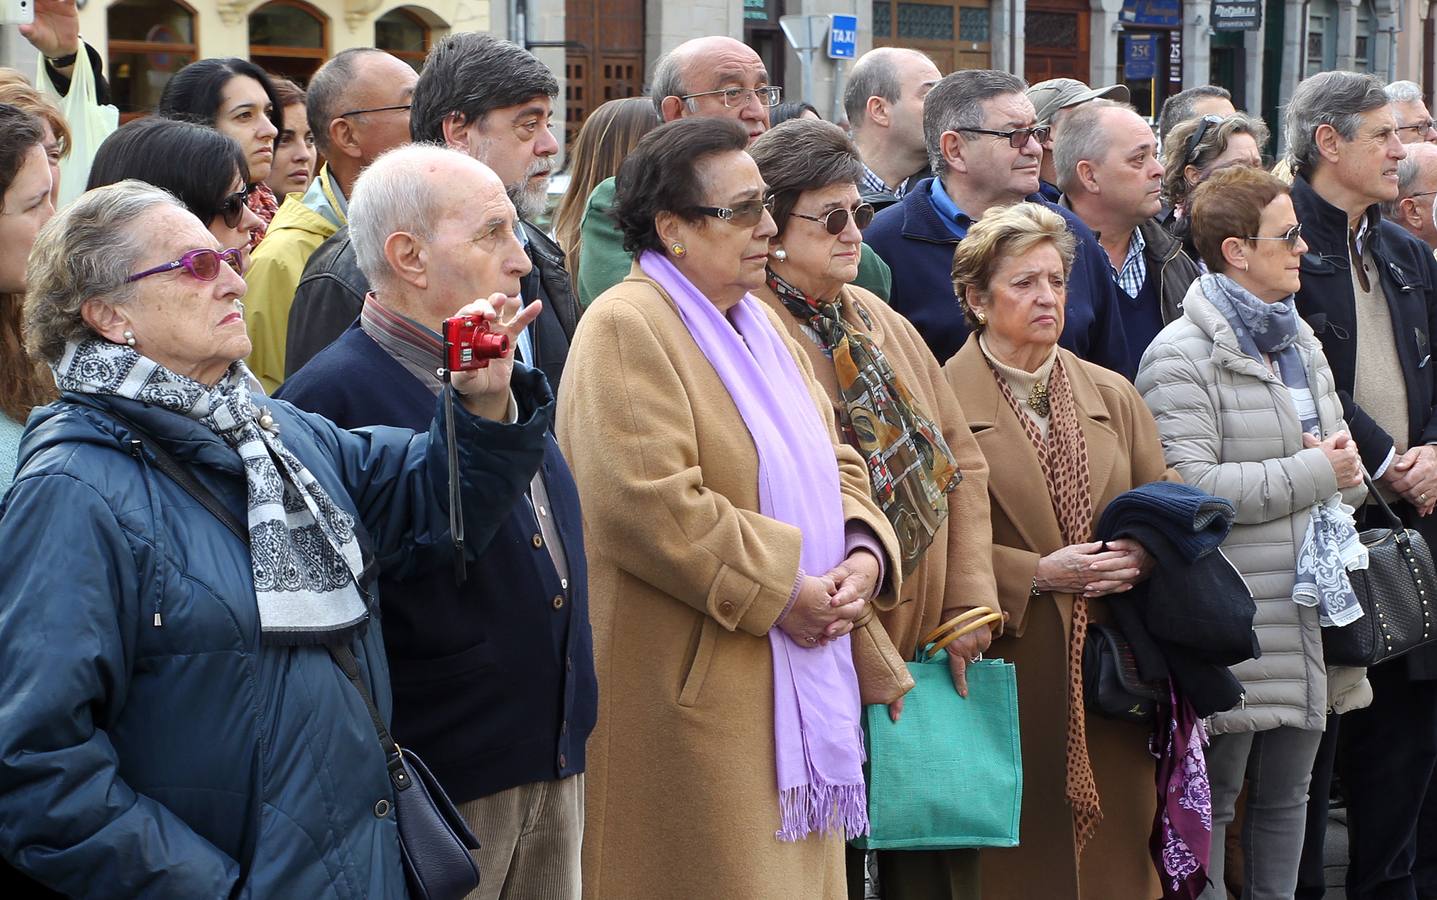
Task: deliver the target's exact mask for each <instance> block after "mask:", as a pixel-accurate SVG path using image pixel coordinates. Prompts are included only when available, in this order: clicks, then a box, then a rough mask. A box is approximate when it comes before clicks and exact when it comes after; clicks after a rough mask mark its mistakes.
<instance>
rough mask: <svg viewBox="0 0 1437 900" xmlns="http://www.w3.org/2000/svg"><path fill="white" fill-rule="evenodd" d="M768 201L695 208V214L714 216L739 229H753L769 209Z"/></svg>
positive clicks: (748, 201) (750, 201)
mask: <svg viewBox="0 0 1437 900" xmlns="http://www.w3.org/2000/svg"><path fill="white" fill-rule="evenodd" d="M770 202H771V201H768V200H745V201H743V202H742V203H735V204H734V205H733V206H695V207H694V208H693V209H694V212H698V213H703V214H704V215H706V216H713V217H714V218H715V219H723V220H724V221H725V222H727V223H729V224H730V225H736V226H738V227H739V228H752V227H753V226H755V225H757V224H758V223H759V220H760V219H762V218H763V214H764V211H765V210H767V209H768V207H769V203H770Z"/></svg>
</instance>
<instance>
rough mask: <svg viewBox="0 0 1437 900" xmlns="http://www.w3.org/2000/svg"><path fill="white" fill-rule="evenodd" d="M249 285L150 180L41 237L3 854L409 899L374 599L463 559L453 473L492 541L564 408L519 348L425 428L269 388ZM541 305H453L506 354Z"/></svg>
mask: <svg viewBox="0 0 1437 900" xmlns="http://www.w3.org/2000/svg"><path fill="white" fill-rule="evenodd" d="M226 140H227V139H226ZM363 189H364V180H363V179H361V180H360V182H359V184H358V186H357V187H356V189H355V195H354V198H353V202H354V204H355V206H353V207H351V208H352V209H354V210H356V211H357V210H358V209H359V204H361V203H362V191H363ZM242 267H243V263H242V255H241V253H240V251H239V250H238V249H237V248H224V247H222V245H221V244H220V242H219V241H218V240H216V238H215V236H214V235H213V234H212V233H211V232H210V231H209V230H207V229H206V228H205V226H204V224H202V223H201V222H200V221H199V220H198V219H196V218H195V216H194V215H193V214H191V213H190V212H189V211H188V210H186V209H185V207H184V206H182V205H181V203H180V202H179V201H178V200H177V199H176V198H175V197H174V196H173V195H172V194H169V193H167V192H165V191H162V190H160V189H158V188H155V187H152V186H150V185H148V184H143V183H141V182H138V181H122V182H119V183H117V184H113V185H109V186H106V187H102V188H98V189H95V190H92V191H89V192H88V193H86V194H84V195H82V196H81V197H80V198H79V199H78V200H76V201H75V202H74V203H73V204H72V205H71V206H69V207H68V208H67V209H66V210H64V211H63V212H61V213H60V214H59V215H57V216H55V217H54V218H53V219H51V220H50V222H49V223H48V224H47V225H46V226H45V227H44V228H43V229H42V230H41V231H40V234H39V236H38V238H37V239H36V241H35V246H34V249H33V251H32V252H31V254H30V261H29V268H28V271H27V274H26V281H27V287H28V291H27V295H26V299H25V336H26V342H27V349H28V350H29V352H30V353H31V355H32V356H34V357H36V358H38V359H42V360H44V361H45V362H46V363H48V364H49V366H50V368H51V369H52V370H53V372H54V375H55V380H56V382H57V384H58V385H59V387H60V390H61V392H62V393H61V397H60V399H59V400H58V401H56V402H54V403H52V404H50V405H49V406H45V407H42V408H40V409H37V410H36V411H35V413H34V414H33V415H32V416H31V417H30V420H29V424H28V428H27V430H26V432H25V436H24V438H23V439H22V442H21V450H20V464H19V469H18V472H17V473H16V478H15V483H14V484H13V485H12V486H11V488H10V490H9V492H8V493H7V494H6V495H5V496H4V499H3V501H0V697H3V698H4V699H3V700H0V718H3V721H4V723H5V726H4V728H0V862H3V863H6V864H9V865H10V866H13V867H14V868H15V869H18V870H20V872H22V873H24V874H25V875H26V876H28V877H29V878H31V879H34V880H35V881H38V882H41V883H42V884H44V885H45V886H47V887H49V888H50V889H52V890H56V891H59V892H61V893H63V894H66V895H69V896H86V897H100V896H104V897H135V896H141V895H145V896H150V895H154V896H166V897H237V896H254V897H270V896H286V897H309V898H335V900H337V898H340V897H367V898H376V900H384V898H396V900H402V898H403V897H404V896H405V893H406V889H405V877H404V871H403V865H402V862H401V853H400V844H399V836H398V831H397V827H396V822H395V816H394V803H395V787H394V784H393V782H392V781H391V777H390V773H389V771H388V767H387V765H386V754H385V752H384V749H383V746H382V744H381V742H380V738H379V735H378V733H377V729H376V727H375V722H374V720H372V719H371V716H370V713H369V712H368V711H367V708H366V704H365V702H364V700H363V699H362V697H361V694H360V691H359V690H357V689H356V687H355V683H358V684H362V685H364V689H365V691H367V692H368V693H369V694H370V695H371V696H372V697H373V698H374V703H375V704H376V705H377V707H378V715H379V716H380V717H381V718H383V719H387V718H388V716H389V707H390V694H389V683H388V678H389V676H388V669H387V667H386V664H385V655H384V644H383V640H382V638H381V635H380V629H379V622H378V620H377V618H376V616H375V611H376V610H377V609H378V601H377V598H376V597H375V596H374V591H373V589H372V587H371V585H372V584H373V581H374V576H375V575H376V574H377V573H379V572H382V571H392V570H400V571H403V570H405V569H408V568H411V567H413V566H414V565H417V564H421V561H422V560H425V559H433V558H436V557H437V558H440V559H442V560H443V561H444V564H445V565H446V567H447V565H448V564H449V562H450V561H451V560H450V557H449V555H448V552H447V551H448V550H452V547H450V546H448V545H449V544H450V540H449V534H450V531H451V528H450V516H451V510H450V505H449V503H448V502H447V499H448V498H449V496H450V493H449V485H450V483H451V478H452V479H456V480H457V483H458V486H459V494H458V496H459V497H460V502H459V509H460V510H462V515H463V516H464V519H465V520H466V521H465V523H464V524H466V525H467V526H468V529H467V530H468V539H469V540H468V542H467V545H466V549H467V551H468V552H469V553H470V554H471V555H472V554H473V553H475V552H478V551H479V550H482V548H483V547H484V545H485V544H486V543H487V541H488V539H489V538H490V537H491V536H492V535H493V533H494V530H495V529H496V528H497V527H498V525H499V524H500V523H501V522H502V521H503V520H504V519H505V518H506V517H507V515H508V510H509V508H510V506H511V505H512V504H513V503H514V502H515V500H516V499H517V498H518V497H519V496H520V495H521V494H522V493H523V492H524V490H525V488H526V487H527V486H528V484H529V480H530V478H531V477H532V475H533V473H534V471H535V470H536V468H537V466H538V463H539V461H540V460H541V459H542V456H543V442H544V434H545V432H546V431H547V430H548V427H549V421H550V419H551V417H552V407H553V395H552V393H551V392H550V391H549V390H548V388H547V386H546V383H545V381H544V379H543V377H542V376H540V375H538V374H537V373H535V372H533V371H532V370H529V369H526V368H524V367H522V366H516V365H515V364H514V362H513V359H512V356H510V355H506V356H504V357H503V358H501V359H498V360H495V361H492V362H491V363H490V364H489V366H488V367H487V368H484V369H478V370H474V371H469V372H455V373H454V374H453V375H452V386H453V389H452V394H448V393H447V392H446V396H445V398H444V399H446V400H452V409H450V410H447V411H446V413H449V412H452V416H451V415H449V414H446V415H443V416H436V419H435V421H434V423H433V424H432V425H431V426H430V427H429V428H428V429H427V431H425V432H422V433H414V432H410V431H407V430H404V429H398V428H383V429H374V430H368V429H366V430H361V431H354V432H350V431H345V430H343V429H340V428H338V427H337V426H335V425H334V424H332V423H331V422H329V421H328V420H326V419H323V418H321V417H319V416H314V415H309V414H306V413H302V412H300V411H298V410H296V409H294V408H293V407H291V406H290V405H288V404H287V403H285V402H283V401H279V400H270V399H267V398H266V397H265V396H264V395H263V393H261V392H260V391H259V390H258V382H256V381H254V379H253V376H252V375H250V373H249V370H248V369H247V368H246V367H245V365H244V363H243V362H242V360H243V358H244V357H245V355H246V354H248V353H249V351H250V341H249V337H248V336H247V335H246V333H245V323H244V319H243V318H242V317H241V315H240V303H239V300H240V297H242V296H243V295H244V291H245V283H244V281H243V280H242V279H241V278H240V272H239V269H241V268H242ZM537 310H538V307H537V305H535V306H531V307H529V309H528V310H526V311H523V312H521V311H519V309H518V303H517V301H514V300H508V299H503V300H502V302H501V298H499V297H498V296H497V295H496V297H495V298H494V301H493V303H492V304H491V302H489V301H485V300H476V301H474V302H473V303H471V304H469V305H468V306H466V307H465V308H464V309H462V310H459V313H460V314H465V315H472V316H475V317H478V318H483V319H485V320H489V321H490V322H491V324H492V327H493V328H494V330H495V331H496V332H497V333H500V334H503V335H505V336H507V337H508V338H509V339H510V340H511V342H512V341H513V340H515V339H517V337H518V334H519V332H521V331H522V330H523V329H524V327H525V326H526V325H528V324H529V323H530V322H531V321H532V320H533V319H534V317H535V315H536V314H537ZM450 441H453V442H455V443H456V444H457V446H456V447H455V449H456V451H457V453H456V456H457V461H456V462H454V463H452V465H453V466H454V467H455V470H454V472H453V473H451V472H450V465H451V463H449V462H448V455H449V454H448V448H449V443H450ZM435 551H445V552H438V553H436V552H435ZM430 564H433V563H430ZM331 654H333V657H332V656H331ZM341 661H343V664H344V665H345V669H344V670H341V668H340V662H341ZM346 672H348V673H349V674H346ZM351 679H353V682H354V683H352V682H351ZM0 868H3V866H0ZM31 893H32V892H26V893H25V894H24V895H25V896H30V895H31Z"/></svg>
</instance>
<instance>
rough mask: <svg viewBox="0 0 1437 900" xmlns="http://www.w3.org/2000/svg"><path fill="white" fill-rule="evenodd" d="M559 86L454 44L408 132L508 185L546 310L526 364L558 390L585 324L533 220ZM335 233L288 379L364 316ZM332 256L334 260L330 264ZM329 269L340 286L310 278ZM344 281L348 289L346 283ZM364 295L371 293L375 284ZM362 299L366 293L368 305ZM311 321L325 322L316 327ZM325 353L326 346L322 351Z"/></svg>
mask: <svg viewBox="0 0 1437 900" xmlns="http://www.w3.org/2000/svg"><path fill="white" fill-rule="evenodd" d="M558 93H559V83H558V82H557V81H555V80H554V75H553V73H551V72H550V71H549V70H548V69H547V68H545V66H544V64H543V63H541V62H539V60H538V59H537V58H535V57H534V55H533V54H532V53H530V52H529V51H527V50H525V49H523V48H522V47H519V46H518V45H516V44H511V43H509V42H508V41H504V40H500V39H499V38H496V37H493V36H492V35H488V34H481V33H477V32H461V33H458V34H453V35H450V36H449V37H448V38H446V39H445V40H443V41H442V42H440V44H439V45H438V46H437V47H435V48H434V49H433V50H432V51H431V52H430V54H429V57H428V59H427V60H426V62H425V64H424V72H423V73H422V74H421V75H420V76H419V83H418V84H417V85H415V88H414V100H413V106H412V108H411V109H410V113H409V130H410V134H411V136H412V137H413V138H414V140H415V141H416V142H428V143H433V144H446V145H448V146H450V147H455V148H457V149H459V150H463V151H464V152H466V153H468V154H469V155H470V156H472V157H474V158H475V159H477V160H479V161H480V162H482V163H484V164H485V165H487V166H489V167H490V168H492V169H493V170H494V172H495V173H496V174H497V175H498V176H499V177H500V178H501V179H502V180H503V181H504V185H505V187H506V188H507V190H508V192H509V197H510V199H511V200H512V201H513V202H514V206H515V207H516V208H517V209H518V211H519V218H520V219H521V220H522V227H521V230H520V232H519V234H520V240H521V241H522V242H523V243H524V245H525V250H526V253H527V254H528V256H529V260H530V263H531V264H532V266H533V269H532V270H531V271H530V272H529V273H528V274H527V275H525V276H524V278H523V279H522V283H521V289H522V294H523V297H524V302H525V303H532V302H534V301H535V300H542V301H543V302H544V307H543V311H542V312H540V313H539V318H538V320H537V321H536V322H535V323H534V324H533V325H532V326H530V328H529V329H528V331H526V332H525V335H524V337H523V338H521V339H520V342H519V358H520V359H522V360H523V361H524V362H526V363H528V364H529V365H531V366H533V367H534V368H536V369H539V370H540V371H542V372H543V373H544V374H545V375H546V376H547V377H548V379H549V384H550V386H551V387H552V388H553V389H554V390H556V391H557V390H558V389H559V381H560V379H561V378H562V376H563V374H564V358H565V357H566V356H568V354H569V339H570V338H571V337H573V334H574V329H575V328H576V327H577V326H578V324H579V306H578V302H577V301H576V300H575V299H574V292H573V288H572V286H571V285H570V283H569V274H568V272H567V271H566V269H565V268H564V251H563V250H561V249H559V245H558V244H556V243H554V241H553V240H552V239H550V238H549V236H548V235H546V234H544V232H543V230H542V229H540V228H539V227H538V226H536V225H533V224H532V223H531V221H529V220H531V219H533V218H534V217H535V216H537V215H539V214H540V213H542V212H543V210H544V203H545V200H546V197H547V194H548V185H549V175H550V173H551V171H552V167H553V157H554V154H555V153H558V152H559V144H558V142H557V141H556V140H555V139H554V135H553V132H552V131H550V125H549V117H550V115H551V112H552V105H553V104H552V101H553V98H554V97H556V96H558ZM336 239H339V235H338V234H336V235H335V236H334V237H333V238H331V239H330V241H331V242H334V244H335V246H333V247H330V246H329V244H330V242H326V246H324V247H321V248H320V251H317V252H316V253H315V256H314V257H313V258H311V260H310V265H309V266H306V267H305V278H304V279H303V280H302V282H301V285H300V291H299V292H298V293H296V295H295V301H294V306H293V307H292V309H291V313H290V329H291V334H293V333H294V332H295V331H296V330H298V331H299V332H300V334H301V335H302V336H303V338H302V340H303V347H301V346H300V345H299V343H298V342H297V341H296V342H292V343H291V345H290V347H289V348H288V349H287V351H286V360H285V368H286V371H287V372H294V371H298V369H299V368H300V367H301V366H302V365H304V363H305V362H307V361H308V356H306V355H305V353H304V352H303V351H310V352H311V354H312V352H317V350H318V349H319V348H320V347H322V346H323V344H320V340H322V339H323V338H324V337H327V338H328V340H325V341H324V344H327V343H328V342H329V341H332V340H334V339H335V338H337V337H339V335H340V334H341V333H342V332H343V331H344V329H346V328H348V327H349V325H350V323H352V322H353V321H354V320H355V317H356V316H358V315H359V310H360V306H361V305H362V303H361V302H356V298H355V297H354V294H353V291H352V290H351V289H349V288H348V287H347V286H346V283H347V282H350V281H351V280H352V274H353V273H354V271H355V267H354V264H353V261H352V254H353V248H346V247H344V246H340V245H342V244H343V243H344V241H343V240H342V239H339V240H336ZM330 249H332V250H333V253H334V256H333V257H332V258H330V257H327V256H322V255H321V254H322V253H323V251H325V250H330ZM326 264H327V265H328V270H329V271H330V272H331V273H334V274H335V275H336V277H334V278H316V279H313V280H311V279H310V278H309V276H310V274H311V269H313V270H314V272H315V273H316V274H318V273H319V272H321V271H323V270H322V269H321V268H320V267H321V266H325V265H326ZM342 282H343V283H342ZM364 289H365V291H366V292H367V291H368V289H369V285H368V284H367V283H366V284H365V285H364ZM363 296H364V294H363V293H360V294H359V298H360V299H361V300H362V298H363ZM311 318H314V319H317V320H319V321H316V322H311V321H309V320H310V319H311ZM316 345H318V346H316Z"/></svg>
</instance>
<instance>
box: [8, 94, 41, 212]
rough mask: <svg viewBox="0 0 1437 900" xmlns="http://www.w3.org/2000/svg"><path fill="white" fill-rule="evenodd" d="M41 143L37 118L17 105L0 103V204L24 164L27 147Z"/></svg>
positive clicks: (28, 149)
mask: <svg viewBox="0 0 1437 900" xmlns="http://www.w3.org/2000/svg"><path fill="white" fill-rule="evenodd" d="M44 142H45V125H44V123H43V122H41V121H40V117H39V116H35V115H32V114H30V113H28V112H26V111H25V110H23V109H21V108H20V107H18V106H12V105H10V104H9V103H0V201H3V199H4V196H5V192H6V191H8V190H10V185H11V184H13V183H14V181H15V177H16V176H17V175H19V174H20V168H21V166H23V165H25V157H26V156H28V155H29V153H30V150H31V148H33V147H37V146H39V145H41V144H43V143H44Z"/></svg>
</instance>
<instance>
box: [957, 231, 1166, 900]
mask: <svg viewBox="0 0 1437 900" xmlns="http://www.w3.org/2000/svg"><path fill="white" fill-rule="evenodd" d="M1073 249H1074V238H1073V235H1072V234H1071V232H1069V231H1068V228H1067V226H1066V224H1065V223H1064V221H1063V219H1062V217H1060V216H1059V215H1058V214H1057V213H1054V212H1053V211H1052V210H1050V209H1047V208H1046V207H1043V206H1040V205H1038V204H1036V203H1019V204H1017V205H1016V206H1013V207H1009V208H1008V209H1004V210H1001V211H994V212H990V213H988V214H987V215H985V216H984V217H983V219H982V220H981V221H979V222H978V223H977V224H975V225H974V226H973V227H972V229H971V230H969V232H968V236H967V237H966V238H964V239H963V242H962V243H961V244H959V246H958V252H957V254H956V255H955V257H954V261H953V283H954V288H955V289H956V291H957V293H958V297H959V298H960V300H961V301H962V304H963V315H964V316H965V317H966V318H967V319H968V323H969V325H970V327H971V328H972V333H971V334H970V335H969V337H968V341H967V343H965V344H964V345H963V347H962V349H961V350H959V351H958V353H957V355H955V356H954V357H953V358H952V359H950V360H949V361H948V363H947V365H945V366H944V374H945V375H946V376H947V378H948V383H949V384H950V385H951V386H952V387H953V390H954V392H955V393H956V394H957V395H958V402H959V405H960V406H961V407H962V409H963V412H964V413H965V414H966V415H967V417H968V426H969V428H971V429H972V430H973V434H974V436H975V437H976V438H977V440H978V446H979V447H980V448H982V450H983V455H984V456H985V457H986V458H987V459H988V460H989V462H990V468H989V472H988V498H989V506H990V508H991V513H992V525H993V574H994V577H995V578H996V580H997V584H998V600H999V603H1000V604H1001V605H1002V607H1003V611H1004V612H1006V613H1008V615H1009V619H1008V622H1007V624H1006V625H1005V626H1004V629H1003V634H1002V636H1001V637H998V638H996V639H994V641H993V644H992V648H991V650H990V651H989V652H990V654H991V655H993V656H998V657H1002V658H1003V659H1006V660H1009V661H1011V662H1013V663H1014V664H1015V665H1016V666H1017V671H1018V683H1019V691H1020V702H1019V704H1018V715H1019V724H1020V731H1021V734H1022V744H1023V811H1022V820H1021V822H1020V825H1019V829H1020V833H1021V836H1022V837H1021V840H1022V843H1021V844H1020V845H1019V846H1018V847H1016V848H1013V849H1003V850H984V851H983V853H982V856H983V861H982V870H983V896H984V897H985V898H1015V900H1016V898H1029V897H1043V898H1049V900H1079V898H1083V900H1098V898H1104V900H1106V898H1112V897H1124V898H1127V897H1134V898H1137V897H1156V896H1158V895H1159V894H1160V893H1161V892H1162V891H1161V888H1160V886H1159V883H1158V878H1157V871H1156V869H1155V868H1154V867H1153V863H1152V860H1151V858H1150V857H1149V855H1148V853H1147V852H1145V851H1146V848H1147V844H1148V836H1149V832H1150V830H1151V828H1152V824H1153V816H1154V813H1155V811H1156V810H1155V807H1156V803H1157V800H1156V796H1155V793H1154V791H1153V783H1154V778H1155V763H1154V759H1153V757H1152V756H1151V755H1150V754H1149V753H1148V736H1149V732H1150V729H1148V728H1147V727H1145V726H1141V725H1136V724H1133V723H1131V722H1125V721H1119V720H1117V719H1108V718H1102V717H1100V716H1096V715H1093V716H1090V715H1087V713H1086V711H1085V709H1084V701H1083V687H1082V667H1081V662H1082V656H1083V646H1084V642H1085V638H1086V633H1087V626H1088V623H1089V622H1095V623H1102V622H1107V621H1110V620H1111V618H1110V612H1109V609H1108V606H1107V603H1106V601H1105V600H1104V599H1103V598H1104V597H1106V596H1108V595H1110V594H1118V593H1122V592H1125V591H1128V590H1131V589H1132V588H1133V587H1134V585H1136V584H1138V583H1140V582H1141V581H1143V580H1144V579H1146V578H1147V576H1148V575H1149V573H1150V572H1151V570H1152V566H1153V560H1152V557H1151V556H1150V555H1149V554H1148V552H1147V550H1146V549H1145V548H1144V547H1143V546H1142V545H1141V544H1139V543H1138V542H1137V541H1134V540H1131V539H1118V540H1111V541H1108V542H1107V543H1103V542H1100V541H1095V540H1094V539H1093V526H1094V523H1095V522H1096V520H1097V517H1098V516H1100V515H1101V514H1102V513H1103V510H1104V509H1105V508H1106V507H1107V505H1108V504H1109V503H1110V502H1111V501H1112V500H1113V499H1114V498H1115V497H1117V496H1118V495H1120V494H1123V493H1125V492H1127V491H1129V490H1131V489H1132V488H1135V487H1137V486H1139V485H1143V484H1147V483H1149V482H1152V481H1157V480H1163V479H1173V478H1174V476H1172V475H1171V474H1170V473H1169V472H1168V471H1167V467H1166V465H1165V463H1164V462H1163V448H1162V445H1161V444H1159V442H1158V430H1157V426H1156V425H1155V424H1154V423H1153V417H1152V415H1151V414H1150V413H1149V412H1148V409H1147V407H1146V406H1144V405H1143V400H1142V398H1141V397H1140V396H1139V395H1138V392H1137V391H1136V390H1135V389H1134V388H1133V386H1132V385H1131V384H1129V383H1128V381H1127V379H1125V378H1123V377H1122V376H1121V375H1119V374H1117V373H1116V372H1110V371H1108V370H1107V369H1104V368H1101V367H1099V366H1096V365H1094V364H1092V363H1088V362H1084V361H1083V360H1081V359H1079V358H1078V357H1076V356H1074V355H1073V354H1072V353H1070V352H1069V351H1067V350H1064V349H1061V348H1060V347H1059V346H1058V335H1060V334H1061V333H1062V331H1063V311H1064V306H1065V301H1066V294H1067V291H1066V286H1067V281H1068V273H1069V270H1070V268H1071V266H1072V262H1073Z"/></svg>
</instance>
